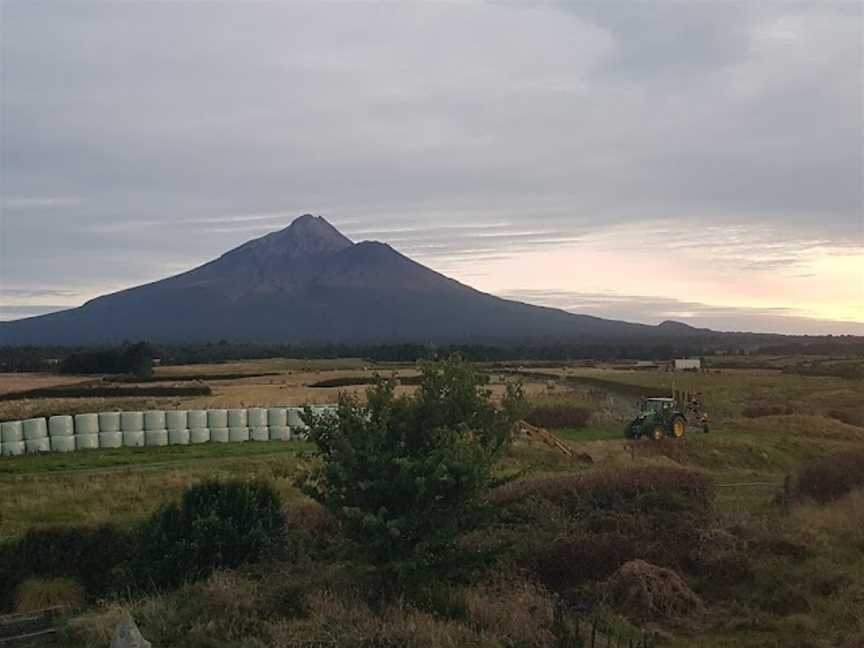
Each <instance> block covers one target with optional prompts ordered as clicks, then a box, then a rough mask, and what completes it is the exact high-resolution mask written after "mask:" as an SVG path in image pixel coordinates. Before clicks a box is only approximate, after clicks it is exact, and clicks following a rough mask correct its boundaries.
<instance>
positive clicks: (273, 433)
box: [270, 425, 291, 441]
mask: <svg viewBox="0 0 864 648" xmlns="http://www.w3.org/2000/svg"><path fill="white" fill-rule="evenodd" d="M290 439H291V428H289V427H288V426H287V425H272V426H270V440H271V441H288V440H290Z"/></svg>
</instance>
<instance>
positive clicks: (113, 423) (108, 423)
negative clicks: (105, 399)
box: [99, 412, 120, 434]
mask: <svg viewBox="0 0 864 648" xmlns="http://www.w3.org/2000/svg"><path fill="white" fill-rule="evenodd" d="M119 431H120V412H100V413H99V434H107V433H112V432H119Z"/></svg>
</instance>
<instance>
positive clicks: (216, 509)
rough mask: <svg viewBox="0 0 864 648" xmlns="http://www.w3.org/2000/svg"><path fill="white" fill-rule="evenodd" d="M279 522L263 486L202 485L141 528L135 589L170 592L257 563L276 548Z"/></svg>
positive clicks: (276, 504)
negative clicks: (149, 586) (144, 586)
mask: <svg viewBox="0 0 864 648" xmlns="http://www.w3.org/2000/svg"><path fill="white" fill-rule="evenodd" d="M284 532H285V516H284V514H283V512H282V505H281V501H280V498H279V494H278V493H277V492H276V490H275V489H274V488H273V487H272V486H271V485H270V484H268V483H266V482H260V481H249V482H245V481H228V482H218V481H208V482H203V483H201V484H198V485H196V486H193V487H191V488H189V489H188V490H187V491H186V492H184V494H183V497H182V499H181V500H180V502H179V503H177V502H172V503H170V504H166V505H164V506H163V507H162V508H160V509H159V510H158V511H157V512H156V513H154V514H153V516H152V517H151V518H150V519H149V520H148V521H147V522H146V523H145V524H144V525H143V526H142V528H141V530H140V537H139V548H138V552H137V555H136V558H135V561H134V571H135V574H136V577H137V579H138V582H139V584H145V583H152V584H155V585H157V586H173V585H178V584H180V583H182V582H190V581H194V580H197V579H199V578H201V577H203V576H206V575H207V574H209V573H210V572H211V571H213V570H214V569H217V568H222V567H227V568H231V567H237V566H239V565H241V564H243V563H246V562H251V561H255V560H258V559H261V558H263V557H264V556H265V555H266V554H267V553H268V552H269V551H271V550H273V549H274V548H275V547H277V546H279V545H280V544H281V541H282V539H283V537H284Z"/></svg>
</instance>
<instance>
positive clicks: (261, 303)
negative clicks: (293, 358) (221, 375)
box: [0, 214, 697, 344]
mask: <svg viewBox="0 0 864 648" xmlns="http://www.w3.org/2000/svg"><path fill="white" fill-rule="evenodd" d="M682 326H683V325H682ZM687 328H689V327H687ZM691 331H697V330H696V329H691ZM682 334H684V331H682V330H680V329H678V328H677V327H670V326H669V325H667V324H664V327H653V326H645V325H641V324H630V323H627V322H620V321H614V320H605V319H601V318H597V317H590V316H587V315H575V314H572V313H567V312H565V311H561V310H557V309H552V308H544V307H540V306H532V305H529V304H524V303H520V302H515V301H509V300H505V299H500V298H498V297H494V296H492V295H488V294H486V293H482V292H480V291H477V290H475V289H473V288H470V287H469V286H466V285H464V284H461V283H459V282H458V281H455V280H453V279H450V278H448V277H445V276H444V275H441V274H439V273H437V272H435V271H433V270H430V269H429V268H426V267H425V266H423V265H420V264H419V263H416V262H414V261H412V260H411V259H409V258H407V257H405V256H403V255H402V254H400V253H399V252H397V251H396V250H394V249H393V248H391V247H390V246H388V245H385V244H383V243H378V242H369V241H366V242H362V243H357V244H354V243H352V242H351V241H350V240H349V239H348V238H346V237H345V236H343V235H342V234H341V233H340V232H339V231H338V230H336V229H335V228H334V227H333V226H332V225H330V223H328V222H327V221H326V220H324V219H323V218H320V217H314V216H311V215H308V214H307V215H305V216H301V217H300V218H298V219H297V220H295V221H294V222H293V223H292V224H291V225H290V226H289V227H287V228H285V229H284V230H281V231H278V232H273V233H271V234H268V235H266V236H263V237H261V238H258V239H255V240H252V241H249V242H247V243H245V244H243V245H241V246H239V247H237V248H234V249H233V250H230V251H229V252H226V253H225V254H223V255H222V256H221V257H219V258H218V259H215V260H213V261H211V262H209V263H206V264H204V265H202V266H200V267H198V268H195V269H193V270H190V271H188V272H184V273H182V274H179V275H176V276H173V277H169V278H167V279H163V280H161V281H156V282H153V283H150V284H145V285H142V286H137V287H135V288H129V289H127V290H123V291H120V292H116V293H112V294H109V295H105V296H102V297H98V298H96V299H93V300H91V301H89V302H87V303H86V304H84V305H83V306H81V307H79V308H75V309H71V310H67V311H61V312H59V313H51V314H48V315H42V316H39V317H32V318H28V319H24V320H17V321H13V322H6V323H0V344H49V343H53V344H94V343H113V342H118V341H121V340H124V339H148V340H152V341H158V342H202V341H209V340H218V339H229V340H232V341H247V342H284V343H324V342H340V343H350V344H357V343H396V342H408V341H411V342H423V343H427V342H433V343H454V342H456V343H466V342H474V343H504V342H511V343H515V342H521V343H538V342H558V341H567V342H603V341H608V342H624V341H630V342H645V341H651V340H660V339H667V340H668V339H669V338H670V337H676V336H681V335H682Z"/></svg>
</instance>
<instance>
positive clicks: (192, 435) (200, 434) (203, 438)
mask: <svg viewBox="0 0 864 648" xmlns="http://www.w3.org/2000/svg"><path fill="white" fill-rule="evenodd" d="M209 440H210V428H191V429H190V430H189V443H207V442H208V441H209Z"/></svg>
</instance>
